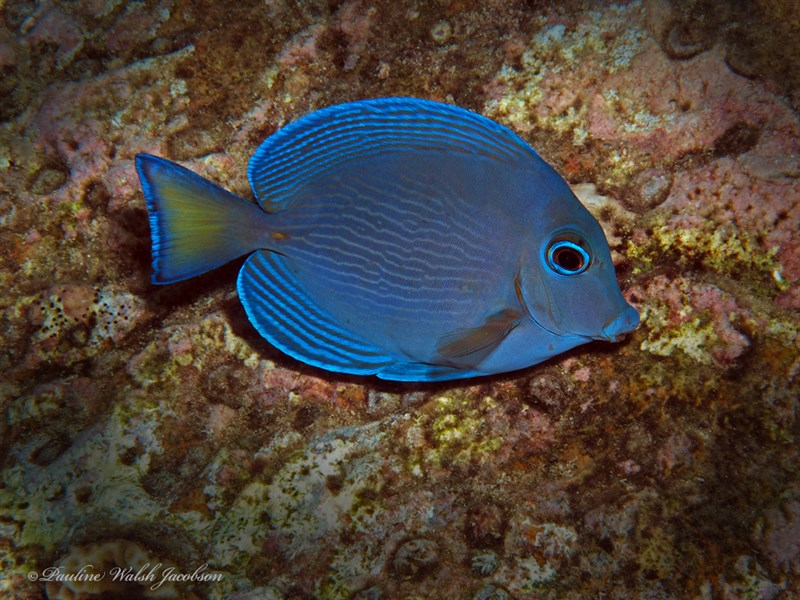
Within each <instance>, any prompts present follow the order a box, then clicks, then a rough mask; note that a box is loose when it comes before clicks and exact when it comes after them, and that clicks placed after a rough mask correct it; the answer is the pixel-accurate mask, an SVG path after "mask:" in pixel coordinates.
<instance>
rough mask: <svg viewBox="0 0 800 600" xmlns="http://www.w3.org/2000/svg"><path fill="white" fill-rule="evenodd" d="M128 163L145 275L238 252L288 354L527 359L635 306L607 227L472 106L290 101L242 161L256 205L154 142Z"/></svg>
mask: <svg viewBox="0 0 800 600" xmlns="http://www.w3.org/2000/svg"><path fill="white" fill-rule="evenodd" d="M136 168H137V170H138V173H139V178H140V180H141V183H142V188H143V190H144V196H145V199H146V202H147V209H148V211H149V220H150V230H151V235H152V243H153V271H154V273H153V282H154V283H158V284H164V283H172V282H176V281H181V280H183V279H187V278H189V277H193V276H195V275H199V274H200V273H204V272H206V271H208V270H210V269H213V268H215V267H218V266H220V265H222V264H224V263H226V262H228V261H230V260H232V259H234V258H236V257H239V256H243V255H246V254H249V257H248V258H247V260H245V262H244V265H243V266H242V268H241V271H240V272H239V277H238V280H237V288H238V292H239V298H240V300H241V302H242V304H243V305H244V309H245V311H246V313H247V316H248V318H249V319H250V321H251V323H252V324H253V326H254V327H255V328H256V329H257V330H258V332H259V333H260V334H261V335H262V336H263V337H265V338H266V339H267V340H268V341H269V342H270V343H271V344H273V345H274V346H276V347H277V348H279V349H280V350H282V351H283V352H285V353H286V354H288V355H289V356H292V357H294V358H296V359H298V360H300V361H302V362H304V363H307V364H309V365H314V366H316V367H321V368H322V369H327V370H329V371H335V372H338V373H351V374H357V375H376V376H378V377H379V378H382V379H389V380H397V381H441V380H448V379H459V378H466V377H475V376H481V375H489V374H492V373H503V372H506V371H513V370H515V369H522V368H524V367H529V366H531V365H534V364H536V363H538V362H541V361H543V360H546V359H548V358H550V357H551V356H554V355H556V354H559V353H560V352H564V351H565V350H569V349H570V348H574V347H575V346H578V345H580V344H584V343H586V342H588V341H590V340H607V341H617V340H618V339H619V338H620V336H621V335H622V334H624V333H626V332H629V331H631V330H633V329H635V328H636V327H637V325H638V323H639V315H638V313H637V312H636V310H635V309H634V308H633V307H632V306H630V305H629V304H628V303H627V302H626V301H625V299H624V298H623V297H622V294H621V293H620V289H619V286H618V285H617V281H616V277H615V273H614V265H613V263H612V262H611V254H610V252H609V248H608V243H607V242H606V239H605V236H604V235H603V231H602V229H601V228H600V225H599V224H598V223H597V221H596V220H595V219H594V218H593V217H592V216H591V214H589V212H588V211H587V210H586V209H585V208H584V207H583V206H582V205H581V203H580V202H579V201H578V199H577V198H576V197H575V196H574V195H573V193H572V192H571V191H570V189H569V187H568V186H567V184H566V182H565V181H564V180H563V179H562V178H561V177H559V175H558V174H557V173H556V172H555V171H554V170H553V169H552V167H550V166H549V165H548V164H547V163H545V162H544V161H543V160H542V159H541V158H540V157H539V155H537V154H536V152H534V150H533V149H532V148H531V147H530V146H529V145H528V144H527V143H525V142H524V141H523V140H522V139H521V138H520V137H519V136H517V135H516V134H515V133H513V132H512V131H510V130H509V129H507V128H506V127H503V126H501V125H499V124H498V123H495V122H494V121H491V120H490V119H487V118H485V117H482V116H480V115H478V114H475V113H473V112H470V111H467V110H464V109H461V108H457V107H454V106H450V105H446V104H440V103H438V102H432V101H428V100H418V99H412V98H384V99H379V100H365V101H360V102H352V103H347V104H339V105H336V106H331V107H328V108H325V109H322V110H318V111H316V112H313V113H311V114H308V115H306V116H304V117H302V118H301V119H298V120H297V121H295V122H293V123H290V124H289V125H287V126H286V127H284V128H283V129H281V130H279V131H278V132H276V133H275V134H274V135H272V136H270V137H269V138H268V139H267V140H266V141H265V142H264V143H263V144H261V146H260V147H259V148H258V149H257V150H256V152H255V154H254V155H253V156H252V158H251V159H250V165H249V167H248V170H247V175H248V178H249V180H250V185H251V186H252V188H253V191H254V192H255V197H256V200H257V201H258V204H255V203H253V202H250V201H247V200H245V199H242V198H239V197H238V196H235V195H233V194H231V193H230V192H227V191H225V190H224V189H222V188H221V187H219V186H217V185H215V184H214V183H211V182H210V181H207V180H205V179H203V178H202V177H200V176H199V175H196V174H195V173H193V172H191V171H189V170H187V169H185V168H183V167H181V166H179V165H177V164H175V163H172V162H170V161H168V160H165V159H163V158H158V157H156V156H151V155H147V154H140V155H138V156H137V157H136Z"/></svg>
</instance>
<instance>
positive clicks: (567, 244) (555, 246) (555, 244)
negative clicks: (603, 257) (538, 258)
mask: <svg viewBox="0 0 800 600" xmlns="http://www.w3.org/2000/svg"><path fill="white" fill-rule="evenodd" d="M581 242H583V240H582V239H580V238H575V237H573V236H569V237H558V238H556V239H554V240H553V241H552V242H550V245H549V246H548V247H547V251H546V252H545V257H546V259H547V266H548V267H550V269H552V270H553V272H555V273H558V274H559V275H568V276H571V275H579V274H580V273H583V272H584V271H585V270H586V269H588V268H589V263H591V261H592V258H591V256H589V251H588V249H587V247H584V246H586V244H585V242H583V243H581Z"/></svg>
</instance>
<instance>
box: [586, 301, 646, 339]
mask: <svg viewBox="0 0 800 600" xmlns="http://www.w3.org/2000/svg"><path fill="white" fill-rule="evenodd" d="M638 326H639V313H638V312H637V311H636V309H635V308H633V307H632V306H631V305H630V304H628V305H627V306H626V307H625V308H624V309H623V310H622V312H620V313H618V314H617V315H615V316H614V317H612V318H611V319H609V320H608V321H606V324H605V326H604V327H603V332H602V333H601V334H600V335H598V336H597V338H596V339H598V340H606V341H608V342H618V341H619V340H620V339H621V338H622V336H623V335H624V334H626V333H628V332H629V331H633V330H634V329H636V328H637V327H638Z"/></svg>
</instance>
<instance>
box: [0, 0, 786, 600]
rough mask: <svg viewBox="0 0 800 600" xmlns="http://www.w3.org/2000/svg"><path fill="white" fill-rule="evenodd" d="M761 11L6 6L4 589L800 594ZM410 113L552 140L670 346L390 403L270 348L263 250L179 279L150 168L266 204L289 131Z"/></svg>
mask: <svg viewBox="0 0 800 600" xmlns="http://www.w3.org/2000/svg"><path fill="white" fill-rule="evenodd" d="M745 4H747V3H726V2H721V1H720V0H685V1H679V2H667V1H666V0H641V1H639V0H631V1H622V0H621V1H619V2H616V3H613V4H609V3H604V2H586V1H583V0H569V1H567V2H549V1H545V2H535V3H531V2H524V1H523V0H511V1H509V2H505V1H503V2H501V1H500V0H490V1H488V2H478V1H475V0H440V1H438V2H428V3H424V2H414V1H411V0H403V1H398V2H388V1H385V2H368V1H366V0H339V1H323V0H312V1H309V2H291V1H285V0H270V1H268V2H249V1H243V2H238V3H235V4H231V3H219V2H213V1H212V0H201V1H199V2H177V1H175V0H160V1H158V0H147V1H145V2H127V3H126V2H120V1H119V0H90V1H87V2H78V3H68V2H61V1H58V0H43V1H42V2H28V1H26V0H8V1H7V2H4V3H0V74H1V75H2V77H0V98H2V102H0V180H1V181H2V183H0V225H1V226H2V230H1V231H0V289H2V290H3V291H2V294H1V295H0V325H1V326H0V345H1V346H2V347H3V348H4V350H5V351H4V352H3V353H1V354H0V371H1V372H2V373H3V375H2V377H0V457H1V458H2V466H1V467H0V595H2V596H3V597H9V598H18V599H23V598H25V599H28V598H70V599H76V598H81V599H83V600H86V599H90V598H93V597H98V598H99V597H111V596H114V595H116V596H117V597H122V596H121V595H124V594H128V595H130V596H135V597H181V598H189V599H192V600H195V599H196V600H200V599H209V600H217V599H231V600H249V599H255V598H259V599H261V598H267V599H270V598H271V599H276V600H277V599H290V598H325V599H338V598H342V599H345V598H347V599H349V598H357V599H373V600H374V599H380V598H430V599H435V598H475V599H481V600H489V599H496V600H499V599H509V598H519V599H525V598H566V599H573V598H574V599H577V598H586V597H610V598H632V597H636V598H655V597H658V598H685V597H693V598H717V597H720V598H781V597H787V598H788V597H795V596H797V595H800V545H798V540H799V539H800V473H798V464H800V452H799V450H800V443H799V441H800V421H799V420H798V413H799V412H800V243H799V241H798V234H797V232H798V231H800V201H798V199H800V117H798V98H800V93H799V92H798V90H800V87H798V82H799V81H800V77H798V66H797V65H798V63H797V61H796V60H795V59H794V57H795V56H796V55H797V50H798V41H797V40H798V39H800V37H798V36H797V35H796V34H797V32H798V23H799V22H800V17H799V15H798V11H797V8H796V3H792V2H789V1H786V0H758V1H757V2H753V3H749V5H748V6H747V7H745ZM391 95H414V96H420V97H426V98H432V99H437V100H443V101H447V102H454V103H457V104H459V105H462V106H465V107H467V108H471V109H473V110H477V111H479V112H482V113H484V114H486V115H488V116H490V117H493V118H495V119H497V120H499V121H501V122H503V123H506V124H508V125H509V126H510V127H512V128H513V129H515V130H516V131H517V132H519V133H520V135H522V136H523V137H524V138H525V139H527V140H528V141H530V142H531V143H532V144H533V146H534V147H535V148H536V149H537V151H538V152H539V153H540V154H541V155H542V156H543V157H544V158H545V159H547V160H548V161H549V162H551V163H552V164H553V165H554V166H556V168H557V169H558V170H559V171H560V172H561V173H562V174H564V176H565V177H566V179H567V180H568V181H569V183H570V184H572V185H573V188H574V190H575V192H576V194H577V195H578V196H579V197H580V198H581V199H582V201H583V202H584V203H585V204H586V206H587V207H588V208H589V210H591V211H592V212H593V213H594V214H595V215H596V217H597V218H598V220H599V221H600V222H601V224H602V226H603V228H604V229H605V231H606V235H607V237H608V240H609V243H610V246H611V249H612V257H613V260H614V263H615V265H616V268H617V273H618V275H619V278H620V282H621V285H622V288H623V291H624V293H625V295H626V297H627V298H628V299H629V300H630V301H631V302H632V303H634V304H635V305H636V306H637V308H638V309H639V310H640V312H641V315H642V325H641V327H640V328H639V329H638V330H637V331H636V332H634V333H632V334H631V335H630V336H629V338H628V339H627V341H625V342H623V343H621V344H615V345H611V344H604V343H600V342H598V343H594V344H591V345H587V346H585V347H583V348H581V349H578V350H575V351H573V352H570V353H568V354H566V355H564V356H560V357H557V358H555V359H553V360H551V361H550V362H548V363H546V364H543V365H539V366H536V367H534V368H532V369H530V370H527V371H523V372H520V373H513V374H508V375H506V376H504V377H502V378H491V379H486V380H476V381H467V382H462V385H458V386H453V385H402V384H391V385H389V384H385V383H381V382H378V381H376V380H372V379H369V378H366V379H359V378H345V377H340V378H337V377H335V376H331V375H330V374H326V373H322V372H320V371H316V370H314V369H311V368H309V367H306V366H304V365H300V364H298V363H296V362H294V361H292V360H291V359H289V358H287V357H285V356H283V355H281V354H280V353H279V352H277V351H276V350H275V349H273V348H271V347H270V346H269V345H268V344H267V343H266V342H265V341H264V340H263V339H261V338H260V337H259V336H258V334H257V333H255V332H254V331H253V330H252V327H251V326H250V325H249V323H248V322H247V320H246V318H245V316H244V314H243V311H242V309H241V306H240V304H239V302H238V300H237V298H236V294H235V291H234V288H235V273H236V268H237V265H232V266H230V267H223V268H221V269H219V270H217V271H215V272H213V273H210V274H208V275H206V276H203V277H200V278H198V279H196V280H193V281H187V282H183V283H180V284H176V285H173V286H166V287H158V286H153V285H151V284H150V283H149V274H150V269H149V258H150V256H149V243H150V242H149V237H148V222H147V215H146V211H145V209H144V201H143V198H142V194H141V191H140V189H139V186H138V182H137V178H136V174H135V170H134V166H133V157H134V156H135V154H136V153H138V152H151V153H155V154H160V155H165V156H168V157H170V158H172V159H174V160H178V161H180V162H182V163H183V164H185V165H187V166H188V167H190V168H191V169H193V170H195V171H197V172H198V173H200V174H202V175H204V176H207V177H209V178H210V179H212V180H214V181H216V182H217V183H219V184H220V185H223V186H225V187H227V188H229V189H231V190H232V191H234V192H236V193H239V194H241V195H243V196H246V197H247V196H249V195H250V194H251V192H250V191H249V189H248V187H249V186H248V184H247V178H246V164H247V159H248V157H249V155H250V153H251V152H252V151H253V149H254V148H255V147H256V145H257V144H258V143H260V142H261V140H262V139H263V138H264V137H266V136H267V135H269V134H271V133H272V132H274V131H275V130H276V129H278V128H279V127H281V126H283V125H284V124H286V123H287V122H289V121H291V120H292V119H295V118H297V117H298V116H300V115H302V114H304V113H306V112H308V111H310V110H313V109H315V108H319V107H322V106H326V105H329V104H333V103H336V102H341V101H345V100H354V99H357V98H367V97H376V96H391ZM88 564H92V565H93V568H94V569H96V570H99V571H102V572H103V573H105V574H106V578H105V579H104V580H102V582H93V583H96V584H97V585H94V586H92V585H89V583H87V581H79V580H78V579H76V578H75V577H73V578H72V579H69V578H61V579H58V578H54V577H52V576H51V577H50V578H48V573H51V574H52V573H53V570H54V569H55V570H56V572H58V569H59V568H60V569H61V570H62V572H63V573H70V574H73V575H74V574H75V573H77V572H79V571H80V569H81V567H87V565H88ZM148 564H149V565H150V566H151V567H153V568H155V571H153V573H154V576H155V574H159V575H161V574H163V573H164V572H165V571H166V570H168V569H171V571H169V572H170V573H171V574H174V575H176V577H175V578H174V579H172V580H170V581H169V582H167V583H165V584H164V585H163V586H161V587H159V588H158V589H157V590H152V589H150V587H149V585H147V583H148V582H146V581H142V580H136V579H135V578H133V577H132V578H129V580H127V581H123V582H115V581H111V573H112V572H113V570H114V569H115V568H117V569H128V568H130V569H135V570H137V572H138V571H139V570H141V569H142V568H143V567H144V566H145V565H148ZM155 565H159V566H158V567H155ZM87 568H88V567H87ZM148 568H149V567H148ZM145 572H149V571H147V570H146V571H145ZM178 575H180V576H181V577H178ZM212 575H213V577H212Z"/></svg>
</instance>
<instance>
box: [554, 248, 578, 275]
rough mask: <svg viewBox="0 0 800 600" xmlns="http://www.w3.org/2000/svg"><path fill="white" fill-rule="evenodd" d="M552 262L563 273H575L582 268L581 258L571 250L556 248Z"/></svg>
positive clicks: (575, 251)
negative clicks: (562, 270) (563, 271)
mask: <svg viewBox="0 0 800 600" xmlns="http://www.w3.org/2000/svg"><path fill="white" fill-rule="evenodd" d="M553 262H555V263H556V264H557V265H558V266H559V267H561V268H562V269H564V270H565V271H577V270H579V269H580V268H581V267H582V266H583V256H581V253H580V252H578V251H577V250H575V249H573V248H556V251H555V252H553Z"/></svg>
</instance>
